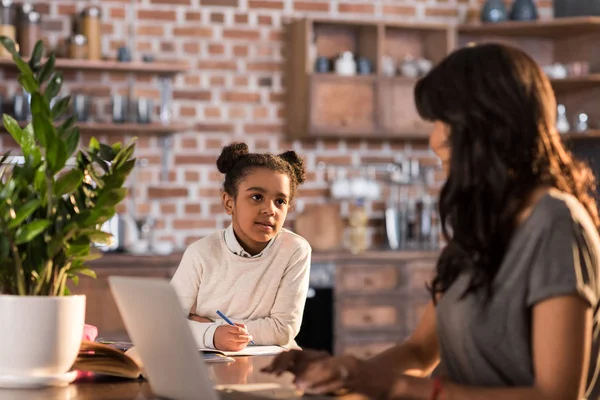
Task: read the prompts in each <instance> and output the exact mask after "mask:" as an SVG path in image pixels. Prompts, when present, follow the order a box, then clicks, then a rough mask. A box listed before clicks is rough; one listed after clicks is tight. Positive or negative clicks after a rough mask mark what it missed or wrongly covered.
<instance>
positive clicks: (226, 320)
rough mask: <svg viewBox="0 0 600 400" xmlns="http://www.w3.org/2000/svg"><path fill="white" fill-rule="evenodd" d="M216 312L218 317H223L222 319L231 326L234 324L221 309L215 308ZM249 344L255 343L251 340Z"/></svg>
mask: <svg viewBox="0 0 600 400" xmlns="http://www.w3.org/2000/svg"><path fill="white" fill-rule="evenodd" d="M217 314H218V315H219V317H221V318H223V321H225V322H227V323H228V324H229V325H231V326H236V325H235V324H234V323H233V322H231V320H230V319H229V318H227V317H226V316H225V314H223V313H222V312H221V311H219V310H217ZM250 344H252V345H255V343H254V342H253V341H252V340H251V341H250Z"/></svg>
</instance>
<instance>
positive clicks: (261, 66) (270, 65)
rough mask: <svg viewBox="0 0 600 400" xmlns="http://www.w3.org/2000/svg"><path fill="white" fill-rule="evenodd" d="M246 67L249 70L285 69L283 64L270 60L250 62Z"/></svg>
mask: <svg viewBox="0 0 600 400" xmlns="http://www.w3.org/2000/svg"><path fill="white" fill-rule="evenodd" d="M246 68H247V69H248V71H265V72H280V71H283V64H282V63H280V62H269V61H263V62H250V63H248V65H247V67H246Z"/></svg>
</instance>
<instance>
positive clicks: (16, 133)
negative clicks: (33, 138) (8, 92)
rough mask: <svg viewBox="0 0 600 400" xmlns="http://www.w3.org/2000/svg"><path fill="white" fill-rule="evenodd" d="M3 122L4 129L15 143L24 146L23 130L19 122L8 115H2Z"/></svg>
mask: <svg viewBox="0 0 600 400" xmlns="http://www.w3.org/2000/svg"><path fill="white" fill-rule="evenodd" d="M2 122H3V123H4V128H6V130H7V131H8V133H10V135H11V136H12V138H13V139H14V140H15V142H17V144H18V145H19V146H23V129H21V126H20V125H19V123H18V122H17V120H16V119H14V118H13V117H11V116H10V115H8V114H2Z"/></svg>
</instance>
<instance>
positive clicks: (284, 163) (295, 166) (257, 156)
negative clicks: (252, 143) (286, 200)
mask: <svg viewBox="0 0 600 400" xmlns="http://www.w3.org/2000/svg"><path fill="white" fill-rule="evenodd" d="M217 168H218V169H219V172H221V173H223V174H225V182H224V183H223V190H224V191H225V192H227V193H228V194H229V195H230V196H231V197H233V198H234V199H235V198H236V196H237V194H238V192H237V189H238V184H239V183H240V181H241V180H242V179H244V177H246V176H247V175H248V174H249V173H250V172H252V171H253V170H254V169H256V168H267V169H269V170H271V171H275V172H280V173H283V174H286V175H287V176H288V177H289V178H290V200H292V199H293V198H294V196H295V195H296V190H297V188H298V186H299V185H301V184H303V183H304V180H305V179H306V171H305V170H304V162H303V161H302V159H301V158H300V157H298V155H297V154H296V152H295V151H286V152H285V153H282V154H279V155H274V154H269V153H250V152H249V151H248V145H246V143H232V144H230V145H228V146H225V147H224V148H223V151H222V152H221V155H220V156H219V158H218V159H217Z"/></svg>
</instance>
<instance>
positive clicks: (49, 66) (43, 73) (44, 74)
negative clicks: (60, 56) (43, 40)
mask: <svg viewBox="0 0 600 400" xmlns="http://www.w3.org/2000/svg"><path fill="white" fill-rule="evenodd" d="M55 64H56V56H55V55H54V52H52V53H50V57H48V61H46V63H45V64H44V66H43V67H42V69H41V70H40V72H39V74H38V81H39V82H40V83H44V82H46V81H47V80H48V79H49V78H50V76H51V75H52V73H53V72H54V65H55Z"/></svg>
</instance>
